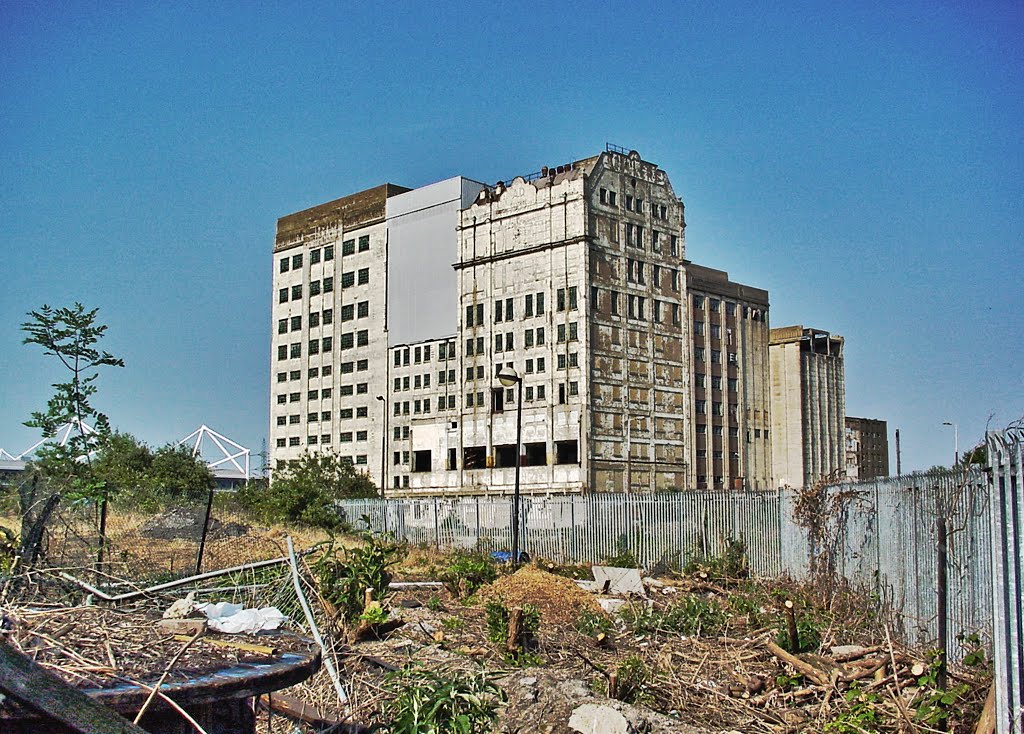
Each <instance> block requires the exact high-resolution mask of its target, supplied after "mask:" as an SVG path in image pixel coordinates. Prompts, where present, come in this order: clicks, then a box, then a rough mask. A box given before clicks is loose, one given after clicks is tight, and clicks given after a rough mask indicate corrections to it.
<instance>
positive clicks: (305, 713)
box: [260, 693, 340, 727]
mask: <svg viewBox="0 0 1024 734" xmlns="http://www.w3.org/2000/svg"><path fill="white" fill-rule="evenodd" d="M260 705H261V706H263V707H264V708H267V709H269V710H271V711H274V712H276V713H279V714H284V715H285V716H287V717H288V718H290V719H296V720H298V721H302V722H305V723H306V724H313V725H314V726H317V727H321V726H333V725H334V724H337V723H339V721H340V719H336V718H334V717H333V716H328V715H327V714H324V713H321V712H320V710H319V709H318V708H316V706H314V705H313V704H311V703H308V702H307V701H303V700H302V699H300V698H296V697H295V696H286V695H284V694H283V693H274V694H273V695H264V696H260Z"/></svg>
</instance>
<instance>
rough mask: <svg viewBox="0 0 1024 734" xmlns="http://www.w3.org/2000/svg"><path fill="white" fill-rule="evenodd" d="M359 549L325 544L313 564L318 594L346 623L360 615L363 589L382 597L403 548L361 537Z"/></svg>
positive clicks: (379, 597) (375, 538)
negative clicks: (324, 547) (326, 545)
mask: <svg viewBox="0 0 1024 734" xmlns="http://www.w3.org/2000/svg"><path fill="white" fill-rule="evenodd" d="M364 540H365V544H364V545H363V546H361V547H359V548H350V549H346V548H337V547H336V546H335V545H334V543H333V542H332V543H331V544H329V545H328V547H327V548H326V549H325V550H324V552H323V553H322V554H321V555H320V557H319V558H318V559H317V560H316V562H315V563H314V564H313V573H314V574H315V575H316V578H317V582H318V586H319V589H320V594H321V595H322V596H323V597H324V598H325V599H326V600H327V601H329V602H330V603H331V604H333V605H334V606H335V608H336V609H337V610H338V612H339V613H340V614H341V615H342V616H343V617H344V618H345V619H346V620H349V621H351V620H354V619H357V618H358V617H359V615H360V614H362V613H363V603H364V600H365V597H364V594H365V591H366V589H373V591H374V598H375V599H381V598H383V596H384V594H385V592H386V591H387V588H388V584H390V583H391V578H392V575H391V571H390V568H391V567H392V566H394V565H395V564H396V563H398V561H399V559H400V556H401V554H402V552H403V550H404V549H403V546H401V545H398V544H397V543H392V542H389V541H386V540H383V539H381V538H377V537H374V536H370V535H367V536H364Z"/></svg>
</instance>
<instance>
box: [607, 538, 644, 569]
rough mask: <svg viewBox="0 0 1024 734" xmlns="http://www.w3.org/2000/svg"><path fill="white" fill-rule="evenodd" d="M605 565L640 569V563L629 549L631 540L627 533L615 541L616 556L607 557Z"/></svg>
mask: <svg viewBox="0 0 1024 734" xmlns="http://www.w3.org/2000/svg"><path fill="white" fill-rule="evenodd" d="M603 562H604V565H606V566H614V567H616V568H640V562H639V561H637V559H636V555H635V554H634V553H633V551H632V550H630V548H629V538H627V537H626V535H625V533H623V534H622V535H620V536H619V537H618V539H617V540H616V541H615V555H612V556H606V557H605V558H604V559H603Z"/></svg>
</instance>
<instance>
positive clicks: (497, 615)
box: [484, 600, 541, 665]
mask: <svg viewBox="0 0 1024 734" xmlns="http://www.w3.org/2000/svg"><path fill="white" fill-rule="evenodd" d="M484 609H485V612H486V617H487V639H489V640H490V641H491V642H493V643H495V644H498V645H504V644H505V643H506V642H507V641H508V634H509V618H510V616H511V611H510V610H509V608H508V607H506V606H505V605H504V604H502V603H501V602H500V601H494V600H491V601H489V602H487V604H486V606H485V608H484ZM521 609H522V611H523V626H522V631H521V634H522V636H521V638H520V639H521V640H522V641H523V642H524V643H525V644H523V645H521V646H519V647H518V648H516V649H515V650H512V651H509V652H508V653H507V659H508V660H509V661H510V662H513V663H516V664H517V665H539V664H540V662H541V661H540V659H539V658H538V657H537V655H535V654H533V653H532V652H531V651H530V650H528V649H527V648H528V647H529V644H530V643H532V642H533V641H534V635H536V634H537V630H539V629H540V610H539V609H537V607H535V606H534V605H533V604H524V605H523V606H522V607H521Z"/></svg>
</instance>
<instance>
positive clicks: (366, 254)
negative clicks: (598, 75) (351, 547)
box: [271, 147, 771, 493]
mask: <svg viewBox="0 0 1024 734" xmlns="http://www.w3.org/2000/svg"><path fill="white" fill-rule="evenodd" d="M684 231H685V219H684V208H683V203H682V201H681V200H680V199H679V197H678V196H676V194H675V192H674V190H673V188H672V185H671V183H670V182H669V180H668V176H667V175H666V174H665V172H664V171H662V170H661V169H659V168H658V167H657V166H656V165H654V164H652V163H649V162H646V161H644V160H642V159H641V157H640V155H639V154H638V153H636V152H635V151H630V152H627V151H624V150H622V149H616V148H612V147H609V149H608V150H606V151H605V152H603V153H601V154H599V155H597V156H593V157H591V158H586V159H583V160H580V161H576V162H574V163H569V164H566V165H562V166H554V167H548V168H544V169H542V170H541V171H540V172H538V173H536V174H532V175H530V176H523V177H516V178H514V179H512V180H511V181H509V182H502V183H499V184H497V185H495V186H484V185H482V184H479V183H475V182H472V181H469V180H467V179H463V178H455V179H449V180H448V181H444V182H441V183H439V184H434V185H432V186H426V187H423V188H420V189H415V190H408V189H404V188H401V187H396V186H392V185H390V184H389V185H385V186H381V187H377V188H375V189H370V190H368V191H365V192H361V193H359V194H355V195H353V196H350V197H345V198H343V199H339V200H337V201H335V202H330V203H329V204H324V205H322V206H319V207H314V208H312V209H308V210H306V211H303V212H299V213H297V214H293V215H290V216H288V217H284V218H282V219H281V220H279V222H278V237H277V243H276V246H275V258H276V262H275V271H274V272H275V293H276V294H277V298H276V302H275V306H274V324H275V330H276V331H275V333H276V334H277V336H276V338H275V344H274V352H273V356H274V358H275V359H274V374H275V377H274V382H273V386H274V387H275V388H276V389H275V390H273V397H272V401H271V408H272V410H271V413H272V425H271V435H272V436H273V440H272V441H271V445H272V447H273V457H274V459H285V460H287V459H290V458H295V457H296V456H298V455H299V454H300V453H301V452H303V451H305V450H312V451H316V450H332V451H340V452H341V453H342V454H343V455H346V456H350V457H351V458H352V460H353V462H354V464H355V465H356V466H357V467H358V468H360V469H362V470H364V471H366V472H367V473H368V474H369V475H370V476H371V477H373V478H375V479H376V480H377V481H379V482H380V483H381V484H382V486H384V487H385V488H386V489H387V490H389V491H394V490H399V491H401V492H421V493H424V492H430V493H438V492H457V493H488V492H506V491H510V490H511V488H512V486H513V481H514V479H513V477H514V467H515V464H516V407H517V403H518V401H519V398H520V395H519V393H518V392H517V391H518V390H521V391H522V393H521V397H522V406H523V408H522V448H521V464H522V471H521V486H522V489H523V491H525V492H566V491H568V492H579V491H598V492H649V491H658V490H665V489H683V488H689V487H697V486H704V487H709V488H715V487H718V488H727V487H740V488H754V487H762V486H768V485H770V483H771V478H770V470H769V467H770V461H769V457H770V444H769V438H768V436H769V431H768V426H769V423H768V421H769V417H768V416H769V411H768V401H767V384H768V376H767V364H768V356H767V355H768V353H767V344H768V340H767V310H768V297H767V293H766V292H765V291H763V290H760V289H756V288H750V287H748V286H741V285H739V284H736V283H732V282H730V281H729V280H728V276H727V274H725V273H723V272H721V271H716V270H711V269H709V268H702V267H700V266H696V265H693V264H691V263H689V262H688V261H687V260H686V259H685V255H686V252H685V240H684ZM328 248H330V253H331V258H330V259H328V258H327V256H326V255H327V252H328ZM314 253H316V254H315V255H314ZM328 263H329V265H328ZM328 278H330V279H331V281H330V287H328ZM691 290H692V294H690V295H692V296H694V298H695V299H696V300H691V298H690V297H689V295H688V293H689V291H691ZM697 304H699V306H698V305H697ZM712 304H714V305H715V306H716V307H717V306H718V305H719V304H720V306H721V310H720V311H718V310H711V307H712ZM346 309H347V310H346ZM695 309H699V310H700V312H701V314H704V313H705V311H706V312H707V315H706V316H704V315H700V316H699V317H698V316H697V315H696V314H697V311H696V310H695ZM328 310H330V311H332V315H331V317H330V318H329V319H328V318H327V316H326V314H327V311H328ZM313 314H318V316H316V317H312V315H313ZM311 317H312V318H311ZM325 321H326V323H325ZM697 324H699V326H697ZM328 327H329V328H328ZM696 329H700V331H699V332H698V331H695V330H696ZM325 339H326V340H327V342H326V343H325ZM714 355H718V357H719V360H720V362H719V363H718V364H717V365H716V364H715V363H714V360H713V356H714ZM503 368H506V369H507V368H512V369H514V370H515V371H516V372H517V373H518V375H519V376H520V377H521V379H522V381H521V382H520V383H519V385H518V386H517V387H512V388H507V387H503V386H502V385H500V384H499V382H498V380H497V379H496V375H497V372H498V370H500V369H503ZM325 392H326V395H325ZM698 393H700V394H699V395H698ZM707 408H709V410H708V411H707V413H706V414H705V412H704V410H702V409H707ZM378 462H379V463H378Z"/></svg>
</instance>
